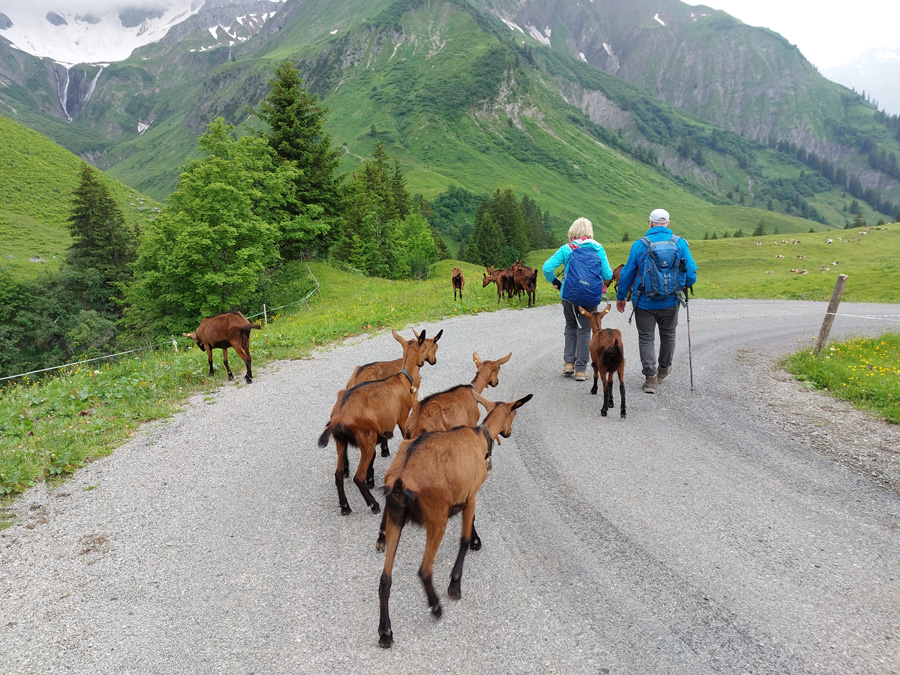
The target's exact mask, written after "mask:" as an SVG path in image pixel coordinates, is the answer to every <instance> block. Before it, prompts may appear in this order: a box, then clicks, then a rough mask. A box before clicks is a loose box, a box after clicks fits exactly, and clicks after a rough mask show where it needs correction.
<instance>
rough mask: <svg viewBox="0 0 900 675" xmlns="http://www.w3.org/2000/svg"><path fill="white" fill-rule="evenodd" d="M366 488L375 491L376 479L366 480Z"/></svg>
mask: <svg viewBox="0 0 900 675" xmlns="http://www.w3.org/2000/svg"><path fill="white" fill-rule="evenodd" d="M366 487H367V488H369V489H370V490H374V489H375V479H374V478H366Z"/></svg>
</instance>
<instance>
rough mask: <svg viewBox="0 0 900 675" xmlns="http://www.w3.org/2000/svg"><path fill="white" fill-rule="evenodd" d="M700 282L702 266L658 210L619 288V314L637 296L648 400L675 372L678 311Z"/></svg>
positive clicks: (636, 313)
mask: <svg viewBox="0 0 900 675" xmlns="http://www.w3.org/2000/svg"><path fill="white" fill-rule="evenodd" d="M696 281H697V264H696V263H695V262H694V258H693V256H691V248H690V246H689V245H688V242H687V240H686V239H684V238H682V237H679V236H678V235H677V234H673V233H672V231H671V229H670V223H669V212H668V211H666V210H665V209H654V210H653V211H652V212H651V213H650V229H649V230H647V233H646V234H645V235H644V236H643V237H642V238H640V239H638V240H637V241H635V242H634V244H632V246H631V251H630V252H629V254H628V261H627V262H626V263H625V266H624V267H623V268H622V272H621V273H620V275H619V284H618V286H617V287H616V309H618V310H619V311H620V312H624V311H625V300H626V298H627V297H628V293H629V291H632V300H631V302H632V306H633V307H634V318H635V324H636V325H637V331H638V348H639V351H640V355H641V369H642V372H643V373H644V378H645V380H644V384H643V386H642V387H641V389H643V390H644V391H645V392H646V393H648V394H655V393H656V388H657V386H659V383H660V382H661V381H662V380H664V379H666V377H667V376H668V375H669V373H670V372H671V371H672V357H673V355H674V354H675V328H676V326H678V308H679V306H680V305H681V303H682V302H683V300H682V299H681V293H682V292H683V291H684V288H685V286H692V285H693V284H694V283H695V282H696ZM632 287H634V288H633V289H632ZM657 328H658V329H659V359H658V361H657V355H656V330H657ZM657 363H658V367H657Z"/></svg>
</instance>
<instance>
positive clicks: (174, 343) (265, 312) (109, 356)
mask: <svg viewBox="0 0 900 675" xmlns="http://www.w3.org/2000/svg"><path fill="white" fill-rule="evenodd" d="M306 269H307V270H309V276H311V277H312V279H313V281H314V282H315V284H316V286H315V288H313V289H312V290H311V291H310V292H309V293H307V294H306V296H305V297H303V298H301V299H300V300H296V301H294V302H289V303H288V304H286V305H281V306H280V307H269V308H267V307H266V305H265V304H263V310H262V311H261V312H257V313H256V314H251V315H249V316H248V317H247V318H248V319H254V318H256V317H258V316H262V317H264V320H265V324H266V325H267V326H268V325H269V313H270V312H277V311H278V310H281V309H285V308H287V307H293V306H294V305H299V304H300V303H303V304H304V305H306V309H309V299H310V298H311V297H312V296H313V295H315V294H316V293H318V294H319V297H320V298H321V297H322V294H321V292H320V289H319V280H318V279H316V276H315V275H314V274H313V273H312V270H311V269H309V267H307V268H306ZM170 337H171V339H170V340H166V341H165V342H158V343H156V344H152V345H147V346H145V347H137V348H136V349H129V350H127V351H124V352H116V353H115V354H107V355H105V356H97V357H95V358H92V359H84V360H83V361H73V362H72V363H65V364H63V365H61V366H52V367H50V368H41V369H39V370H30V371H28V372H27V373H19V374H17V375H7V376H5V377H0V382H3V381H6V380H15V379H18V378H20V377H28V376H30V375H40V374H41V373H49V372H53V371H55V370H62V369H63V368H71V367H73V366H81V365H84V364H86V363H95V362H97V361H106V360H108V359H116V358H119V357H120V356H127V355H128V354H136V353H138V352H143V351H147V350H148V349H159V348H160V347H164V346H167V345H170V344H171V345H172V346H173V347H174V349H175V351H178V340H177V339H176V338H175V336H174V335H172V336H170Z"/></svg>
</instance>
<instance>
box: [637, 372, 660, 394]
mask: <svg viewBox="0 0 900 675" xmlns="http://www.w3.org/2000/svg"><path fill="white" fill-rule="evenodd" d="M658 384H659V380H658V379H657V377H656V375H647V379H646V380H644V384H643V385H641V389H643V390H644V392H645V393H647V394H655V393H656V386H657V385H658Z"/></svg>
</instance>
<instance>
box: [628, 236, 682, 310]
mask: <svg viewBox="0 0 900 675" xmlns="http://www.w3.org/2000/svg"><path fill="white" fill-rule="evenodd" d="M644 236H645V237H647V238H648V239H649V240H650V241H665V240H667V239H671V238H672V230H671V229H669V228H668V227H666V226H665V225H658V226H656V227H651V228H650V229H649V230H647V233H646V234H645V235H644ZM677 245H678V251H679V252H680V253H681V256H682V257H683V258H684V259H685V262H686V263H687V276H686V278H685V282H684V283H685V286H693V285H694V284H695V283H696V282H697V263H695V262H694V257H693V256H692V255H691V247H690V246H689V245H688V243H687V239H685V238H684V237H682V238H681V239H679V240H678V244H677ZM645 255H647V247H646V246H645V245H644V243H643V242H642V241H641V240H640V239H638V240H637V241H635V242H634V243H633V244H632V245H631V251H630V252H629V253H628V261H627V262H626V263H625V266H624V267H623V268H622V271H621V272H620V273H619V285H618V286H617V287H616V299H617V300H625V299H626V298H627V297H628V291H629V290H631V287H632V286H633V285H634V282H635V281H636V280H637V277H638V270H639V265H640V261H641V258H643V257H644V256H645ZM634 293H635V294H636V293H637V289H634ZM677 303H678V299H677V298H669V299H667V300H663V299H659V298H657V299H654V300H650V299H649V298H647V297H646V296H645V295H640V296H639V297H638V298H637V304H636V305H635V306H636V307H639V308H641V309H666V308H667V307H674V306H675V305H676V304H677Z"/></svg>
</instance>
